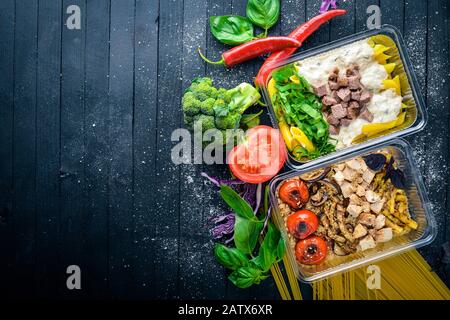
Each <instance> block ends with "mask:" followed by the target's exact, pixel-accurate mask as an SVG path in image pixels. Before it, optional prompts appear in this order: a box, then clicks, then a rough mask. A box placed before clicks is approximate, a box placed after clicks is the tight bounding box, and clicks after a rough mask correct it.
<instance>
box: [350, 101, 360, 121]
mask: <svg viewBox="0 0 450 320" xmlns="http://www.w3.org/2000/svg"><path fill="white" fill-rule="evenodd" d="M352 102H353V101H352ZM352 102H350V103H352ZM347 116H348V117H349V119H351V120H355V119H356V118H358V116H359V105H357V106H355V105H353V106H350V107H348V109H347Z"/></svg>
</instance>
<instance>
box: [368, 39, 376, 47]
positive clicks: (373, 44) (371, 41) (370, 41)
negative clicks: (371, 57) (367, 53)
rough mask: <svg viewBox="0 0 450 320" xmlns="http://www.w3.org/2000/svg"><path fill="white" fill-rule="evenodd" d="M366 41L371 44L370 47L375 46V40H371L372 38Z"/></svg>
mask: <svg viewBox="0 0 450 320" xmlns="http://www.w3.org/2000/svg"><path fill="white" fill-rule="evenodd" d="M367 43H368V45H369V46H371V47H372V48H373V47H375V41H373V40H372V39H369V40H367Z"/></svg>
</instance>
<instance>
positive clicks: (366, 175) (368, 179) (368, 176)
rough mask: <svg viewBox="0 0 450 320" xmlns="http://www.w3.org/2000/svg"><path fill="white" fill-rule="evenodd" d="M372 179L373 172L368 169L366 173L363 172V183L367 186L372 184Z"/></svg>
mask: <svg viewBox="0 0 450 320" xmlns="http://www.w3.org/2000/svg"><path fill="white" fill-rule="evenodd" d="M374 177H375V172H373V171H372V170H370V169H367V170H366V171H364V173H363V176H362V178H363V180H364V181H365V182H367V183H368V184H370V183H371V182H372V180H373V178H374Z"/></svg>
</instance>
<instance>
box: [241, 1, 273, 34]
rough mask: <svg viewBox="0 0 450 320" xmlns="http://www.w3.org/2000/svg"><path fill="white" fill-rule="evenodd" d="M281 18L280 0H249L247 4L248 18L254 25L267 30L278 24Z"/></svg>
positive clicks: (265, 32) (265, 31)
mask: <svg viewBox="0 0 450 320" xmlns="http://www.w3.org/2000/svg"><path fill="white" fill-rule="evenodd" d="M279 16H280V0H249V1H248V2H247V17H248V18H249V19H250V21H251V22H253V24H255V25H257V26H258V27H261V28H263V29H264V34H263V36H264V37H265V36H267V30H268V29H270V28H271V27H272V26H273V25H274V24H275V23H277V21H278V18H279Z"/></svg>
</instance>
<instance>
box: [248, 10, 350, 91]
mask: <svg viewBox="0 0 450 320" xmlns="http://www.w3.org/2000/svg"><path fill="white" fill-rule="evenodd" d="M346 13H347V11H346V10H330V11H327V12H325V13H322V14H319V15H317V16H315V17H314V18H312V19H311V20H308V21H306V22H305V23H303V24H301V25H300V26H298V27H297V29H295V30H294V31H292V32H291V33H290V34H289V37H291V38H294V39H296V40H298V41H299V42H300V43H303V42H304V41H305V40H306V39H307V38H308V37H309V36H310V35H311V34H313V33H314V31H316V30H317V29H319V27H320V26H321V25H323V24H324V23H325V22H328V21H330V20H331V19H333V18H334V17H337V16H342V15H344V14H346ZM296 50H297V48H287V49H284V50H283V51H279V52H275V53H272V54H271V55H270V56H269V57H268V58H267V59H266V61H265V62H264V63H263V65H262V66H261V68H260V69H259V72H258V75H257V76H256V78H255V85H256V86H257V87H263V86H265V85H266V82H267V79H268V78H269V76H270V74H271V72H272V70H273V69H274V66H275V65H276V64H278V63H279V62H280V61H281V60H283V59H286V58H288V57H290V56H291V55H292V54H293V53H294V52H295V51H296Z"/></svg>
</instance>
